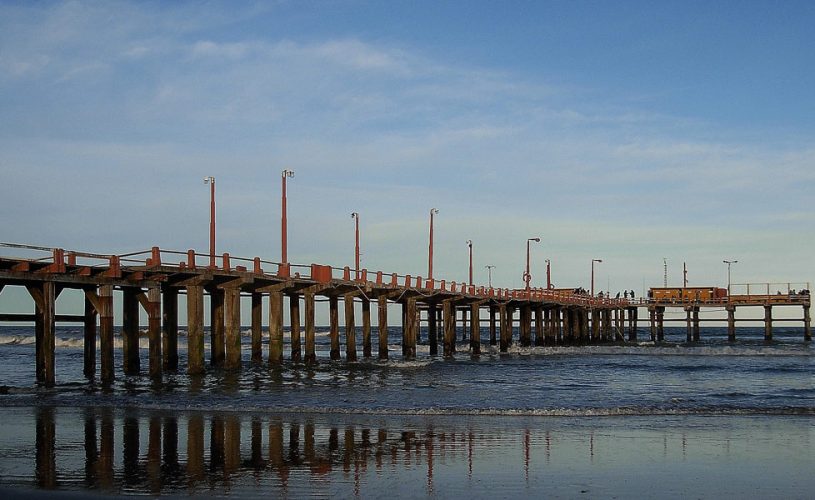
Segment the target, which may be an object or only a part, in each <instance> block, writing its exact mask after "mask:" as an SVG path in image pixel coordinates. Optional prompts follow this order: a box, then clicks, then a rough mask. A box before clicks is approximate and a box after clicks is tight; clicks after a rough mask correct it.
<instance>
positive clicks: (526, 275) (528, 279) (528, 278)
mask: <svg viewBox="0 0 815 500" xmlns="http://www.w3.org/2000/svg"><path fill="white" fill-rule="evenodd" d="M540 240H541V239H540V238H527V240H526V271H525V272H524V276H523V278H524V281H525V282H526V289H527V291H528V290H529V284H530V283H531V282H532V275H531V274H530V273H529V243H530V242H532V241H534V242H536V243H540Z"/></svg>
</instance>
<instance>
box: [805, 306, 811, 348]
mask: <svg viewBox="0 0 815 500" xmlns="http://www.w3.org/2000/svg"><path fill="white" fill-rule="evenodd" d="M811 323H812V320H811V319H810V317H809V305H805V306H804V342H811V341H812V327H811Z"/></svg>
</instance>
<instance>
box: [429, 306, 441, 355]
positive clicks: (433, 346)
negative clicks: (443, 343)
mask: <svg viewBox="0 0 815 500" xmlns="http://www.w3.org/2000/svg"><path fill="white" fill-rule="evenodd" d="M437 309H438V308H437V307H436V303H435V302H430V303H429V304H427V343H428V344H430V355H431V356H436V355H438V354H439V334H438V325H437V323H436V310H437Z"/></svg>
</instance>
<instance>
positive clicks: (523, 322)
mask: <svg viewBox="0 0 815 500" xmlns="http://www.w3.org/2000/svg"><path fill="white" fill-rule="evenodd" d="M520 309H521V314H520V316H521V317H520V318H519V319H520V326H519V336H520V339H519V341H520V344H521V347H529V346H531V345H532V308H531V306H529V305H528V304H524V305H522V306H521V307H520Z"/></svg>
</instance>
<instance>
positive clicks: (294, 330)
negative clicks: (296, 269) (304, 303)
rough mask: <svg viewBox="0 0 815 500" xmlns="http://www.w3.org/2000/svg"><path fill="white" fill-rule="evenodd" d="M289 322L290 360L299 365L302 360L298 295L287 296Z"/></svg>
mask: <svg viewBox="0 0 815 500" xmlns="http://www.w3.org/2000/svg"><path fill="white" fill-rule="evenodd" d="M289 322H290V325H291V328H290V330H291V360H292V361H293V362H294V363H299V362H301V361H302V360H303V344H302V342H301V340H300V295H298V294H296V293H293V294H291V295H289Z"/></svg>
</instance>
